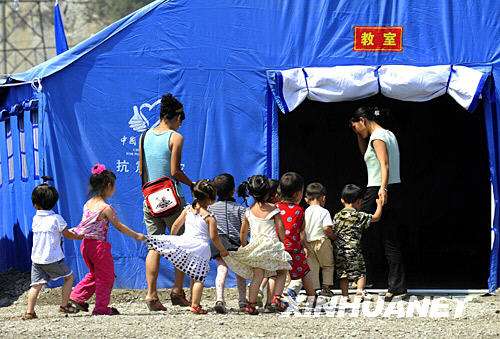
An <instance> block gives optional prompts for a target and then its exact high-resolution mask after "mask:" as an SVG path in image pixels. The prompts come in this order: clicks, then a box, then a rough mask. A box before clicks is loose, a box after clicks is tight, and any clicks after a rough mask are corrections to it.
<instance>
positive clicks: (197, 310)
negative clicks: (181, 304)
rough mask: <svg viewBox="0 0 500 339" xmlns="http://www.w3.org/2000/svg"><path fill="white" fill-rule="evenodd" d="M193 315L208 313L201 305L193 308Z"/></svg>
mask: <svg viewBox="0 0 500 339" xmlns="http://www.w3.org/2000/svg"><path fill="white" fill-rule="evenodd" d="M191 313H194V314H207V313H208V311H206V310H204V309H203V308H202V307H201V305H197V306H191Z"/></svg>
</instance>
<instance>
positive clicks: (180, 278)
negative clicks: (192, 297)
mask: <svg viewBox="0 0 500 339" xmlns="http://www.w3.org/2000/svg"><path fill="white" fill-rule="evenodd" d="M184 276H185V274H184V272H182V271H179V270H178V269H177V268H176V269H175V282H174V287H173V288H172V292H174V293H176V294H179V293H182V288H183V287H184Z"/></svg>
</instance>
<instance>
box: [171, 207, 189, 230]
mask: <svg viewBox="0 0 500 339" xmlns="http://www.w3.org/2000/svg"><path fill="white" fill-rule="evenodd" d="M186 213H187V211H186V209H183V210H182V213H181V215H179V216H178V217H177V219H175V221H174V223H173V224H172V227H171V228H170V234H171V235H177V232H179V230H180V228H181V227H182V225H184V223H185V222H186Z"/></svg>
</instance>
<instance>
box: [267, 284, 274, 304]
mask: <svg viewBox="0 0 500 339" xmlns="http://www.w3.org/2000/svg"><path fill="white" fill-rule="evenodd" d="M275 286H276V280H275V278H269V283H268V284H267V296H266V298H267V299H266V304H271V301H272V300H273V293H274V288H275Z"/></svg>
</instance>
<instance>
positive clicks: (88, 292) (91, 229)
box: [70, 164, 145, 315]
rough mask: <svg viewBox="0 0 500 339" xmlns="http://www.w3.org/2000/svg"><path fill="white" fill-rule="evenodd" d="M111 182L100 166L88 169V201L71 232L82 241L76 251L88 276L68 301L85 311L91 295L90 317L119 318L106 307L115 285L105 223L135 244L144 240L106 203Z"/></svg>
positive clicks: (111, 308) (112, 191)
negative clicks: (86, 269)
mask: <svg viewBox="0 0 500 339" xmlns="http://www.w3.org/2000/svg"><path fill="white" fill-rule="evenodd" d="M115 181H116V176H115V175H114V173H113V172H111V171H108V170H106V167H104V165H101V164H97V165H95V166H94V167H93V168H92V176H91V177H90V188H91V194H92V198H91V199H90V200H89V201H87V203H86V204H85V205H84V206H83V219H82V221H81V223H80V224H79V225H78V226H77V227H76V229H75V233H77V234H80V235H83V237H84V239H83V241H82V245H81V247H80V250H81V252H82V256H83V260H85V264H87V267H88V268H89V271H90V272H89V273H87V275H86V276H85V277H84V278H83V280H82V281H80V282H79V283H78V285H76V287H75V288H74V289H73V291H72V292H71V296H70V300H71V302H72V303H73V304H74V305H75V307H76V308H78V309H79V310H82V311H88V309H89V304H88V303H87V300H89V299H90V298H91V297H92V295H93V294H94V293H95V308H94V311H93V312H92V314H93V315H115V314H120V313H119V312H118V310H117V309H116V308H114V307H109V306H108V305H109V300H110V297H111V290H112V289H113V283H114V281H115V269H114V265H113V256H112V255H111V244H110V243H109V242H108V241H107V236H108V228H109V223H110V222H111V223H112V224H113V225H115V227H116V228H117V229H118V230H119V231H120V232H122V233H124V234H126V235H128V236H130V237H132V238H135V239H136V240H141V241H144V240H145V237H144V235H143V234H141V233H137V232H135V231H133V230H131V229H130V228H128V227H127V226H125V225H123V224H122V223H121V222H120V220H119V219H118V217H117V216H116V213H115V211H114V210H113V208H112V207H111V206H110V205H108V204H107V203H106V199H107V198H109V197H111V196H112V195H113V194H114V192H115Z"/></svg>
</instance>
